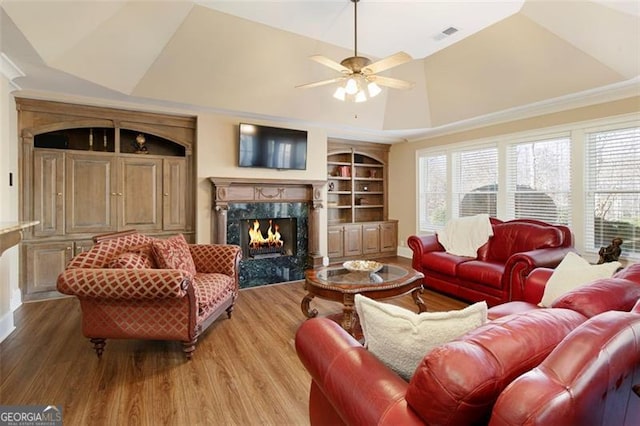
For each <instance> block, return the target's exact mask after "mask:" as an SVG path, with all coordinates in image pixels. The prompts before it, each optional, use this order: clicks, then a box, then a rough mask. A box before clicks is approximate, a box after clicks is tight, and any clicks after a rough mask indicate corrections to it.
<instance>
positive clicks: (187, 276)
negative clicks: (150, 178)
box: [57, 231, 241, 359]
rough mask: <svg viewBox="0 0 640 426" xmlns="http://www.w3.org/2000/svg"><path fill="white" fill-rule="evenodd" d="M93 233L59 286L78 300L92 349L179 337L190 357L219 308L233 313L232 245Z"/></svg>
mask: <svg viewBox="0 0 640 426" xmlns="http://www.w3.org/2000/svg"><path fill="white" fill-rule="evenodd" d="M96 241H97V243H96V244H95V245H94V246H93V247H92V248H91V249H90V250H88V251H86V252H83V253H81V254H79V255H78V256H76V257H74V258H73V259H72V260H71V261H70V263H69V264H68V265H67V267H66V269H65V271H63V272H62V273H61V274H60V275H59V277H58V280H57V288H58V291H60V292H61V293H64V294H68V295H74V296H77V297H78V299H79V300H80V307H81V311H82V332H83V334H84V336H86V337H88V338H89V339H90V341H91V342H92V343H93V345H94V349H95V351H96V354H97V355H98V357H101V355H102V352H103V350H104V346H105V342H106V339H152V340H177V341H181V342H182V345H183V351H184V353H185V355H186V357H187V358H188V359H190V358H191V356H192V353H193V351H194V350H195V345H196V341H197V340H198V337H199V336H200V335H201V334H202V333H203V331H204V330H206V329H207V327H209V325H211V324H212V323H213V322H214V321H215V320H216V319H217V318H218V317H219V316H220V315H221V314H222V313H225V312H226V314H227V316H228V317H229V318H230V317H231V312H232V311H233V307H234V303H235V301H236V298H237V296H238V264H239V261H240V258H241V250H240V248H239V247H238V246H234V245H204V244H187V242H186V240H185V239H184V237H183V236H182V235H178V236H175V237H172V238H168V239H162V240H161V239H157V238H152V237H148V236H145V235H142V234H140V233H138V232H132V231H127V232H122V233H116V234H112V235H108V236H102V237H98V238H97V239H96ZM158 248H160V249H161V252H162V250H164V258H163V254H162V253H160V254H159V253H158V250H157V249H158ZM154 249H156V250H155V251H154ZM158 256H160V257H161V258H160V259H158Z"/></svg>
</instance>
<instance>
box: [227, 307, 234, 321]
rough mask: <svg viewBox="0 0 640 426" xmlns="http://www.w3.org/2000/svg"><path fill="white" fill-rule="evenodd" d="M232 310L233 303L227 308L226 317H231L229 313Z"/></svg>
mask: <svg viewBox="0 0 640 426" xmlns="http://www.w3.org/2000/svg"><path fill="white" fill-rule="evenodd" d="M232 312H233V305H231V306H229V307H228V308H227V318H229V319H231V313H232Z"/></svg>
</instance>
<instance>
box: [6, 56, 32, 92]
mask: <svg viewBox="0 0 640 426" xmlns="http://www.w3.org/2000/svg"><path fill="white" fill-rule="evenodd" d="M0 73H1V74H2V75H3V76H4V77H5V78H6V79H7V80H9V84H10V85H11V86H12V87H13V88H14V89H15V90H21V88H20V86H19V85H18V84H16V83H15V82H14V81H13V80H14V79H16V78H18V77H24V76H25V75H26V74H25V73H24V72H22V70H21V69H20V68H19V67H18V66H17V65H16V64H15V63H14V62H13V61H12V60H11V59H9V57H8V56H7V55H6V54H5V53H4V52H0Z"/></svg>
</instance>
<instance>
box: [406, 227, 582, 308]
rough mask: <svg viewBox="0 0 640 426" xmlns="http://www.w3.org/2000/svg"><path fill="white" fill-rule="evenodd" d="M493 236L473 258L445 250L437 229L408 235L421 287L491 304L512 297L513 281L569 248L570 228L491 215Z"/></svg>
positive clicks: (518, 281) (551, 262)
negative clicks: (423, 233)
mask: <svg viewBox="0 0 640 426" xmlns="http://www.w3.org/2000/svg"><path fill="white" fill-rule="evenodd" d="M490 220H491V226H492V228H493V234H494V235H493V236H492V237H490V238H489V241H488V242H487V243H486V244H484V245H483V246H482V247H480V248H479V249H478V255H477V257H476V258H471V257H463V256H456V255H453V254H449V253H447V252H446V251H445V249H444V247H443V246H442V245H441V244H440V243H439V242H438V237H437V235H420V236H417V235H412V236H410V237H409V239H408V241H407V244H408V245H409V247H410V248H411V250H413V260H412V266H413V268H414V269H416V270H418V271H420V272H422V273H423V274H424V286H425V288H429V289H433V290H437V291H441V292H443V293H446V294H449V295H452V296H454V297H458V298H460V299H463V300H467V301H470V302H478V301H482V300H486V302H487V304H488V305H489V306H494V305H497V304H500V303H504V302H508V301H510V300H515V297H514V296H513V295H512V293H511V288H512V287H513V286H519V287H522V285H523V284H522V283H523V282H524V279H525V278H526V277H527V275H528V274H529V273H530V272H531V271H532V270H533V269H535V268H537V267H548V268H554V267H556V266H557V265H558V264H559V263H560V262H561V261H562V259H563V258H564V256H565V255H566V254H567V252H569V251H574V249H573V236H572V234H571V230H570V229H569V228H568V227H566V226H563V225H550V224H548V223H545V222H541V221H538V220H532V219H516V220H510V221H506V222H503V221H501V220H499V219H496V218H490Z"/></svg>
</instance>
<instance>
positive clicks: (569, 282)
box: [539, 252, 622, 308]
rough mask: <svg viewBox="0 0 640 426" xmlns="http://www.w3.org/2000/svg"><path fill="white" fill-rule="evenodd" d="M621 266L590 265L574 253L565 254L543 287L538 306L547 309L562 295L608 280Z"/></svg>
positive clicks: (613, 264) (618, 263) (614, 264)
mask: <svg viewBox="0 0 640 426" xmlns="http://www.w3.org/2000/svg"><path fill="white" fill-rule="evenodd" d="M621 266H622V264H621V263H620V262H610V263H603V264H601V265H591V264H589V262H587V260H586V259H583V258H582V257H580V256H579V255H578V254H576V253H574V252H569V253H567V254H566V256H565V257H564V259H562V262H560V264H559V265H558V266H557V267H556V269H555V270H554V271H553V274H551V277H550V278H549V281H547V284H546V286H545V287H544V294H543V295H542V300H541V301H540V303H539V305H540V306H542V307H544V308H549V307H551V305H552V304H553V301H554V300H556V299H557V298H558V297H560V296H562V295H563V294H565V293H567V292H569V291H571V290H573V289H574V288H576V287H579V286H581V285H583V284H587V283H589V282H591V281H594V280H597V279H600V278H610V277H611V276H612V275H613V274H614V273H615V272H616V271H617V270H618V268H620V267H621Z"/></svg>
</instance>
